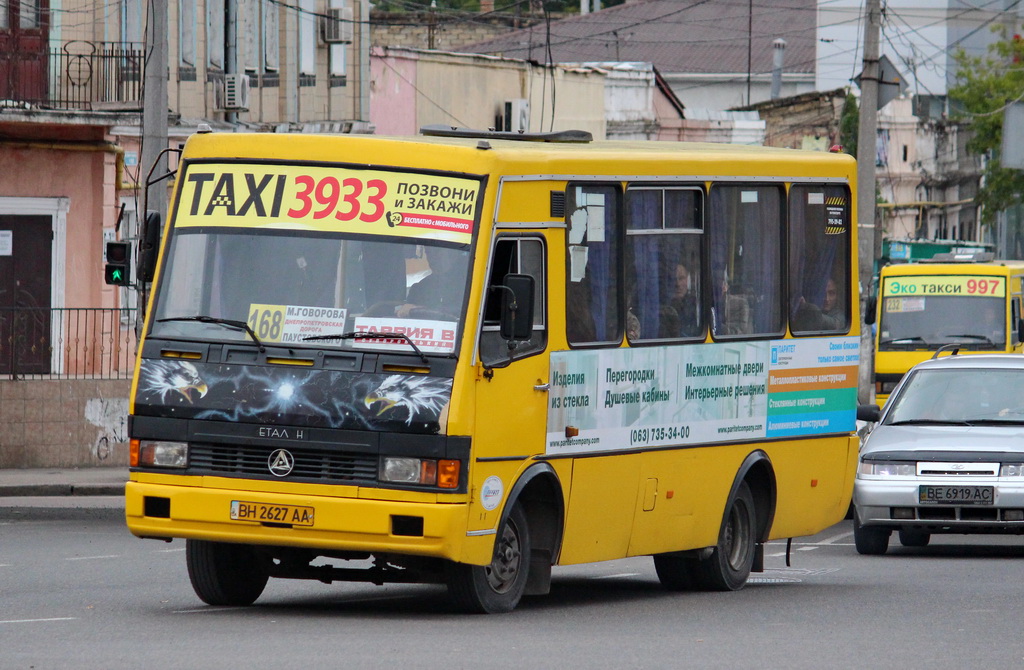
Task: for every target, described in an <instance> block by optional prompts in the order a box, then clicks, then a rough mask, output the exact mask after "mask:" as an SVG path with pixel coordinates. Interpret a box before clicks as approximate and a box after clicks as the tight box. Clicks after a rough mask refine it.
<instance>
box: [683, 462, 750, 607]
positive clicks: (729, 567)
mask: <svg viewBox="0 0 1024 670" xmlns="http://www.w3.org/2000/svg"><path fill="white" fill-rule="evenodd" d="M726 510H727V511H726V514H725V519H724V520H723V522H722V528H721V530H720V531H719V532H718V544H717V545H715V547H714V548H713V549H712V550H711V554H710V555H709V556H708V557H707V558H698V559H696V560H694V562H693V568H692V570H691V571H690V577H691V579H692V580H693V586H694V588H696V589H699V590H702V591H736V590H739V589H741V588H743V586H744V585H745V584H746V583H747V578H748V577H750V570H751V568H752V567H753V565H754V553H755V551H756V549H757V515H756V513H755V512H754V494H753V493H751V492H750V487H749V486H748V485H747V483H746V482H745V481H744V482H740V485H739V486H738V487H737V489H736V495H735V496H733V498H732V500H730V501H729V505H728V506H727V508H726Z"/></svg>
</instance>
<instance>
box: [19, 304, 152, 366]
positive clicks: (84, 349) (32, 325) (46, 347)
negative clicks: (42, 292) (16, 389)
mask: <svg viewBox="0 0 1024 670" xmlns="http://www.w3.org/2000/svg"><path fill="white" fill-rule="evenodd" d="M136 312H137V310H136V309H134V308H123V309H121V308H97V307H64V308H56V309H45V308H32V307H0V379H129V378H131V376H132V370H133V369H134V366H135V344H136V339H135V320H136Z"/></svg>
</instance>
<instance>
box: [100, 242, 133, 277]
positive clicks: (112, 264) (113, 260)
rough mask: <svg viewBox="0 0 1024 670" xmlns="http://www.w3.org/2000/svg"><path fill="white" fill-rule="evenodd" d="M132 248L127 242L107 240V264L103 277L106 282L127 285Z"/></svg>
mask: <svg viewBox="0 0 1024 670" xmlns="http://www.w3.org/2000/svg"><path fill="white" fill-rule="evenodd" d="M131 274H132V250H131V247H129V246H128V243H127V242H107V266H106V268H105V269H104V272H103V278H104V280H105V281H106V282H107V283H108V284H114V285H115V286H128V285H129V284H130V283H131Z"/></svg>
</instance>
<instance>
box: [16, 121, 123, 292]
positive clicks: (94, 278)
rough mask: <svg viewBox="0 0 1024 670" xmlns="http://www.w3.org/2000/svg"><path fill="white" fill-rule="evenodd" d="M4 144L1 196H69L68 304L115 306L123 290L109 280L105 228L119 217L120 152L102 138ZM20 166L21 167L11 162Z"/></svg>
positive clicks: (67, 220) (56, 260)
mask: <svg viewBox="0 0 1024 670" xmlns="http://www.w3.org/2000/svg"><path fill="white" fill-rule="evenodd" d="M67 146H68V145H64V144H62V143H61V142H60V141H47V140H38V141H28V142H22V143H13V144H8V145H4V144H3V143H0V165H2V166H6V167H7V169H4V170H2V173H3V174H2V177H0V197H19V198H66V199H67V203H68V211H67V216H66V237H65V249H66V254H65V257H64V258H62V259H54V262H55V263H63V264H64V268H65V270H64V271H65V285H64V286H63V287H56V286H55V287H53V291H54V294H56V293H57V292H58V291H60V290H63V292H64V306H65V307H106V306H114V304H115V300H116V296H117V291H116V290H115V287H111V286H107V285H105V284H104V283H103V228H104V227H113V225H114V222H115V221H116V217H117V196H116V192H115V189H114V180H115V165H116V154H115V153H113V152H111V151H109V150H107V151H104V150H102V148H101V147H100V145H99V143H90V144H89V146H88V148H87V147H86V145H85V144H76V145H74V146H75V147H76V148H75V149H68V148H64V147H67ZM13 166H16V168H15V169H11V167H13Z"/></svg>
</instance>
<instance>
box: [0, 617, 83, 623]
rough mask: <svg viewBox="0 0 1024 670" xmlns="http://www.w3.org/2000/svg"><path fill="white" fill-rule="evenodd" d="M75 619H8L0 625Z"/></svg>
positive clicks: (71, 618) (70, 619)
mask: <svg viewBox="0 0 1024 670" xmlns="http://www.w3.org/2000/svg"><path fill="white" fill-rule="evenodd" d="M76 619H78V617H76V616H62V617H54V618H52V619H8V620H6V621H0V623H45V622H47V621H75V620H76Z"/></svg>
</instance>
